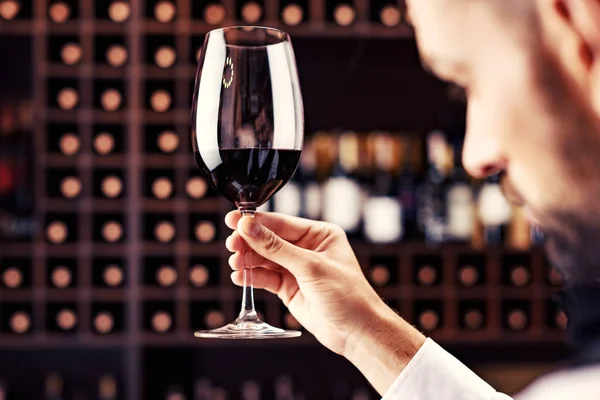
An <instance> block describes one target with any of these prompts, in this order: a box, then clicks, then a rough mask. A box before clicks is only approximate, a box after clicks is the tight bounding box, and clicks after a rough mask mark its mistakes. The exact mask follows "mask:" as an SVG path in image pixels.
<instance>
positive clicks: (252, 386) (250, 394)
mask: <svg viewBox="0 0 600 400" xmlns="http://www.w3.org/2000/svg"><path fill="white" fill-rule="evenodd" d="M260 399H261V391H260V385H259V384H258V382H256V381H246V382H244V383H242V400H260Z"/></svg>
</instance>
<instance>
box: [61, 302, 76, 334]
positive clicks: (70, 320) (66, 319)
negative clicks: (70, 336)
mask: <svg viewBox="0 0 600 400" xmlns="http://www.w3.org/2000/svg"><path fill="white" fill-rule="evenodd" d="M76 325H77V314H76V313H75V311H73V310H71V309H69V308H64V309H62V310H59V311H58V312H57V313H56V326H58V327H59V328H60V329H62V330H63V331H71V330H73V329H74V328H75V326H76Z"/></svg>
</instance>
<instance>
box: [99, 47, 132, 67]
mask: <svg viewBox="0 0 600 400" xmlns="http://www.w3.org/2000/svg"><path fill="white" fill-rule="evenodd" d="M105 58H106V62H107V63H108V65H110V66H112V67H115V68H119V67H122V66H123V65H125V63H126V62H127V59H128V58H129V53H128V52H127V48H125V46H123V45H122V44H119V43H115V44H112V45H110V46H108V48H107V49H106V53H105Z"/></svg>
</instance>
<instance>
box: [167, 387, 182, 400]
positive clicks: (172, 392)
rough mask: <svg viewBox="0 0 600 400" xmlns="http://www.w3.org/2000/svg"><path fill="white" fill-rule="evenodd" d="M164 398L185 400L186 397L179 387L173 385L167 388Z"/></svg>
mask: <svg viewBox="0 0 600 400" xmlns="http://www.w3.org/2000/svg"><path fill="white" fill-rule="evenodd" d="M165 400H186V397H185V393H184V392H183V389H182V388H181V387H179V386H174V385H173V386H171V387H169V388H168V389H167V393H166V394H165Z"/></svg>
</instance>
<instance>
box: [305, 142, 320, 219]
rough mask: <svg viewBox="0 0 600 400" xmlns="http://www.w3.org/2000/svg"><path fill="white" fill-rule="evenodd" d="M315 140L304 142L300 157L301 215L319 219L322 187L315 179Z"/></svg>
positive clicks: (316, 161) (316, 163) (316, 160)
mask: <svg viewBox="0 0 600 400" xmlns="http://www.w3.org/2000/svg"><path fill="white" fill-rule="evenodd" d="M317 166H318V158H317V142H316V141H315V140H314V139H311V140H307V141H306V143H305V144H304V149H303V151H302V157H301V158H300V171H301V173H302V181H303V190H302V216H303V217H304V218H308V219H313V220H319V219H321V215H322V210H323V188H322V186H321V184H320V183H319V182H318V181H317V174H316V171H317Z"/></svg>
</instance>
